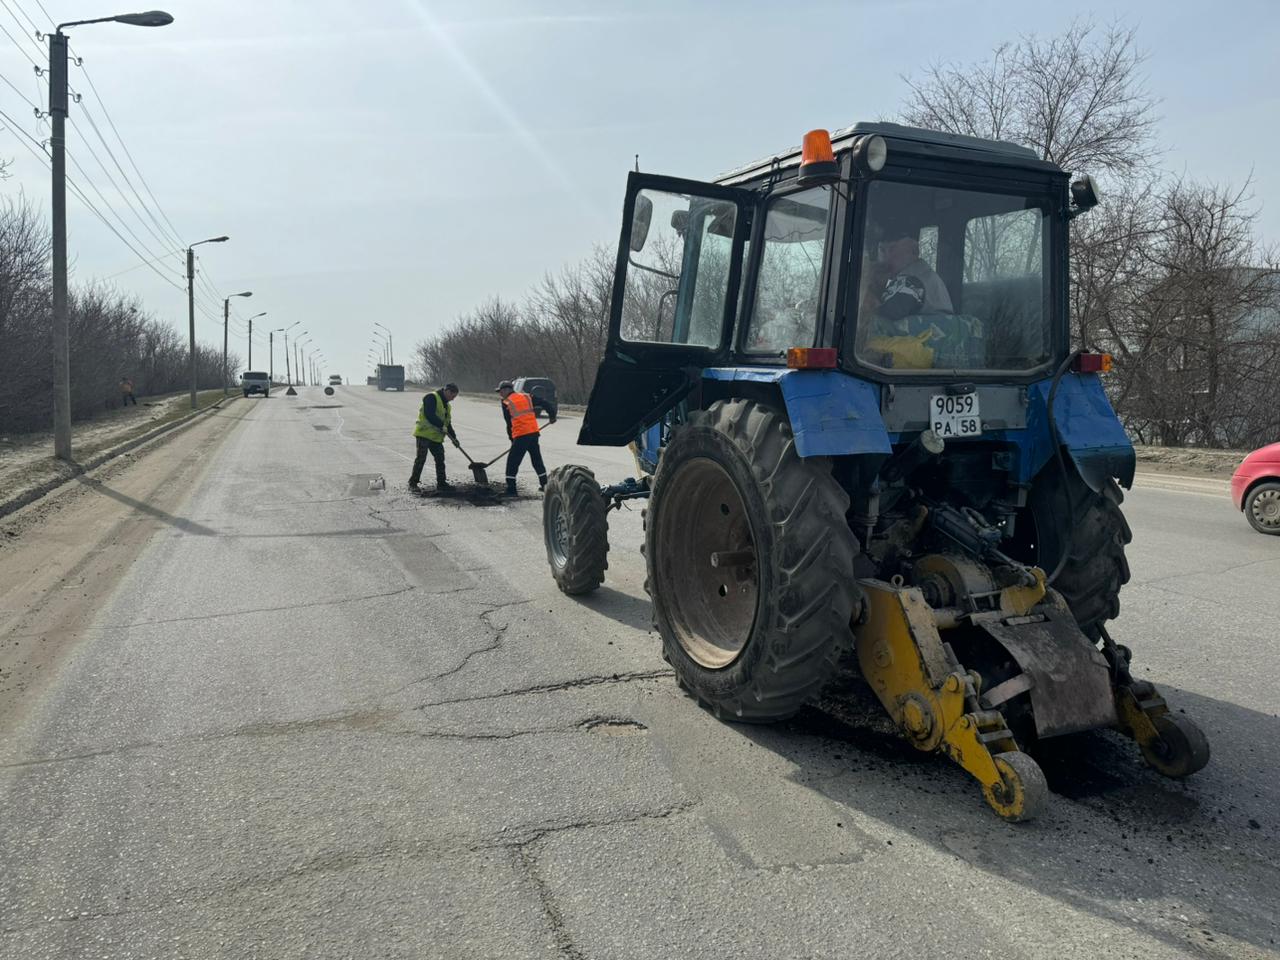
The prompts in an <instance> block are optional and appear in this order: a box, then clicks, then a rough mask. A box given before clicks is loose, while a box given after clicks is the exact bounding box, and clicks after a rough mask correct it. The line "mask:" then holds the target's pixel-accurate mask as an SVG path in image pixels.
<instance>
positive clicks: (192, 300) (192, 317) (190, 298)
mask: <svg viewBox="0 0 1280 960" xmlns="http://www.w3.org/2000/svg"><path fill="white" fill-rule="evenodd" d="M195 280H196V253H195V251H194V250H193V249H192V248H191V247H187V326H188V328H189V330H190V333H191V347H190V350H191V409H192V410H194V409H195V408H196V286H195Z"/></svg>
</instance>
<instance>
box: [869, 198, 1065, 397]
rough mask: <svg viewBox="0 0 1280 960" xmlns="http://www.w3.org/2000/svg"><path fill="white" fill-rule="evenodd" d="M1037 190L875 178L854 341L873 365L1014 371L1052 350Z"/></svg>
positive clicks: (1038, 362) (1044, 222) (1042, 204)
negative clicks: (1007, 190) (1006, 191)
mask: <svg viewBox="0 0 1280 960" xmlns="http://www.w3.org/2000/svg"><path fill="white" fill-rule="evenodd" d="M1049 222H1050V217H1049V206H1048V200H1047V198H1044V197H1035V198H1032V197H1026V196H1015V195H1010V194H999V193H984V192H981V191H977V190H959V189H954V188H949V187H933V186H925V185H922V184H908V183H895V182H893V181H888V180H876V181H873V182H872V183H871V184H870V185H869V187H868V193H867V206H866V221H865V223H866V227H865V231H864V235H865V238H866V240H865V243H864V246H863V251H862V268H861V272H860V282H859V295H858V299H857V301H856V303H857V323H856V327H855V328H854V332H853V336H854V338H855V342H854V347H855V353H856V355H857V357H858V359H859V360H860V361H861V362H862V363H864V364H867V365H869V366H872V367H876V368H878V369H881V370H886V371H889V370H892V371H895V372H897V371H903V370H957V371H959V370H969V371H1024V370H1032V369H1035V368H1037V367H1040V366H1043V365H1044V364H1045V363H1046V362H1048V360H1049V357H1050V355H1051V351H1052V342H1051V327H1050V309H1049V303H1050V295H1049V290H1050V288H1049V261H1048V259H1047V255H1048V248H1049V242H1048V241H1049Z"/></svg>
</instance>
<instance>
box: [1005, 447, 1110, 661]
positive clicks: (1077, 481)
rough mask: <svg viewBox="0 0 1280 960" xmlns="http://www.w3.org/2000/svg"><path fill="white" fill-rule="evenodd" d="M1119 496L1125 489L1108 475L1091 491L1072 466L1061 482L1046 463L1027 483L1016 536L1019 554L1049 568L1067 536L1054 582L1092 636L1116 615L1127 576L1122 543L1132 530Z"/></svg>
mask: <svg viewBox="0 0 1280 960" xmlns="http://www.w3.org/2000/svg"><path fill="white" fill-rule="evenodd" d="M1068 497H1070V498H1071V500H1070V503H1071V504H1074V510H1073V509H1072V507H1071V506H1070V505H1069V504H1068V500H1067V498H1068ZM1123 501H1124V493H1123V491H1121V489H1120V486H1119V485H1118V484H1117V483H1116V482H1115V481H1114V480H1112V479H1110V478H1108V479H1107V480H1106V482H1105V486H1103V488H1102V490H1101V491H1100V492H1094V491H1093V490H1091V489H1090V488H1089V486H1088V484H1086V483H1085V482H1084V480H1083V479H1082V478H1081V477H1080V475H1079V474H1078V473H1076V472H1075V471H1074V470H1070V471H1069V472H1068V479H1067V480H1066V481H1065V482H1064V480H1063V477H1062V472H1061V471H1060V470H1059V469H1058V467H1057V466H1056V464H1054V463H1050V464H1049V466H1048V467H1046V468H1045V470H1044V471H1043V472H1042V473H1041V474H1040V476H1038V477H1037V478H1036V480H1035V483H1034V485H1033V486H1032V488H1031V496H1030V497H1029V498H1028V501H1027V511H1026V514H1025V515H1024V517H1023V518H1022V520H1020V527H1019V529H1018V531H1017V535H1016V537H1015V540H1016V541H1017V542H1019V543H1020V544H1022V548H1021V549H1020V550H1019V551H1018V552H1019V553H1020V554H1021V557H1022V559H1024V560H1027V561H1028V562H1031V563H1036V564H1038V565H1039V566H1040V567H1041V568H1042V569H1043V570H1044V572H1045V573H1047V574H1052V573H1053V571H1054V569H1055V568H1056V567H1057V566H1058V561H1059V560H1060V559H1061V557H1062V552H1063V550H1064V549H1067V548H1068V541H1069V543H1070V547H1069V549H1070V551H1071V553H1070V556H1069V557H1068V558H1067V562H1066V564H1065V565H1064V566H1063V568H1062V572H1061V573H1060V574H1058V579H1057V580H1056V581H1054V583H1053V587H1054V589H1056V590H1057V591H1058V592H1059V593H1061V594H1062V598H1063V599H1064V600H1065V601H1066V602H1067V606H1068V607H1070V608H1071V612H1072V614H1074V615H1075V618H1076V622H1077V623H1078V624H1080V629H1081V630H1083V631H1084V633H1085V635H1086V636H1087V637H1089V638H1090V639H1092V640H1097V639H1098V638H1099V636H1100V631H1101V629H1102V626H1103V625H1104V624H1105V623H1106V622H1107V621H1108V620H1113V619H1115V618H1116V617H1117V616H1119V614H1120V588H1121V587H1122V586H1124V585H1125V584H1126V583H1128V582H1129V562H1128V560H1126V559H1125V555H1124V548H1125V546H1126V545H1127V544H1128V543H1129V541H1131V540H1132V539H1133V534H1132V533H1131V532H1130V530H1129V524H1128V522H1127V521H1126V520H1125V518H1124V514H1123V513H1121V511H1120V504H1121V503H1122V502H1123ZM1025 520H1030V521H1031V522H1030V523H1026V522H1024V521H1025ZM1073 520H1074V522H1075V526H1074V528H1073V527H1071V523H1072V521H1073Z"/></svg>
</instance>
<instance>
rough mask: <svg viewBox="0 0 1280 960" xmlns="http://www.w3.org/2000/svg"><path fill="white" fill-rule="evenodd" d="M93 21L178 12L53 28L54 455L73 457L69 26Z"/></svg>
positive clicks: (153, 19) (141, 21)
mask: <svg viewBox="0 0 1280 960" xmlns="http://www.w3.org/2000/svg"><path fill="white" fill-rule="evenodd" d="M91 23H124V24H128V25H130V26H134V27H163V26H167V25H168V24H170V23H173V17H171V16H169V14H167V13H165V12H164V11H163V10H150V11H148V12H146V13H125V14H119V15H117V16H114V17H97V18H95V19H93V20H72V21H69V22H67V23H60V24H58V25H57V26H56V27H55V28H54V31H53V33H51V34H49V120H50V123H51V125H52V132H51V133H50V136H49V153H50V158H49V159H50V164H49V165H50V168H51V172H52V174H53V176H52V178H51V179H52V191H51V194H52V195H51V197H50V203H49V207H50V214H51V215H52V218H53V223H52V224H51V228H52V236H51V237H50V240H51V243H52V246H53V250H52V251H51V256H50V260H51V263H50V266H51V268H52V271H53V331H52V333H53V455H54V456H55V457H57V458H58V459H59V460H70V459H71V348H70V343H71V337H70V332H69V330H70V321H69V320H68V316H67V314H68V310H67V134H66V122H67V35H66V34H65V33H63V32H62V28H63V27H81V26H86V25H88V24H91Z"/></svg>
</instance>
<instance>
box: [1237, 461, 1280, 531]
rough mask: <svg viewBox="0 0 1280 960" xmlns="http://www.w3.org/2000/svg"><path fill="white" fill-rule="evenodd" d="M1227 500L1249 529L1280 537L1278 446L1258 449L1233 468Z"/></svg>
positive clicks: (1279, 464) (1279, 465) (1279, 462)
mask: <svg viewBox="0 0 1280 960" xmlns="http://www.w3.org/2000/svg"><path fill="white" fill-rule="evenodd" d="M1231 499H1232V501H1233V502H1234V503H1235V505H1236V509H1238V510H1243V511H1244V515H1245V516H1246V517H1248V518H1249V523H1250V524H1251V525H1252V526H1253V529H1255V530H1257V531H1258V532H1259V533H1274V534H1280V443H1271V444H1268V445H1267V446H1265V447H1259V448H1258V449H1257V450H1255V451H1253V453H1251V454H1249V455H1248V456H1247V457H1245V458H1244V462H1243V463H1241V464H1240V466H1238V467H1236V472H1235V473H1234V474H1232V477H1231Z"/></svg>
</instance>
